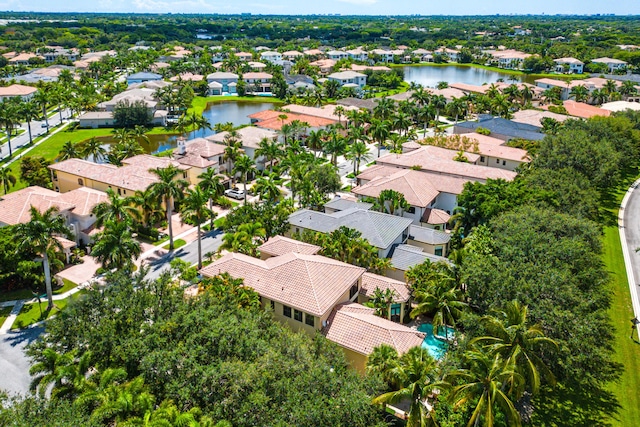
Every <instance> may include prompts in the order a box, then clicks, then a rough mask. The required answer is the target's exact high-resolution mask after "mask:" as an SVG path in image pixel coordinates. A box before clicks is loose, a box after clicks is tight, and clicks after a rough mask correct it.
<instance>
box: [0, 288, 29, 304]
mask: <svg viewBox="0 0 640 427" xmlns="http://www.w3.org/2000/svg"><path fill="white" fill-rule="evenodd" d="M31 298H33V294H32V293H31V290H30V289H16V290H15V291H10V292H2V293H0V302H4V301H14V300H19V299H31Z"/></svg>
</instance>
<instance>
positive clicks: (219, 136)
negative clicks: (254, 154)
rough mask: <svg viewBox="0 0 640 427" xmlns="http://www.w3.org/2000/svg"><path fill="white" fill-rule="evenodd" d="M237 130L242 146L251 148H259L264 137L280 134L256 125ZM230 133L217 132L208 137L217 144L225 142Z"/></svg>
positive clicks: (274, 136)
mask: <svg viewBox="0 0 640 427" xmlns="http://www.w3.org/2000/svg"><path fill="white" fill-rule="evenodd" d="M236 132H237V134H238V139H240V141H242V146H243V147H249V148H258V147H259V146H260V145H259V144H260V141H261V140H262V139H263V138H267V139H272V138H276V137H277V136H278V134H277V133H275V132H274V131H272V130H269V129H261V128H259V127H255V126H247V127H243V128H241V129H238V130H237V131H236ZM228 133H229V132H220V133H216V134H215V135H211V136H208V137H207V138H206V139H207V140H209V141H211V142H214V143H216V144H224V137H225V136H227V134H228Z"/></svg>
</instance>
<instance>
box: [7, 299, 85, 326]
mask: <svg viewBox="0 0 640 427" xmlns="http://www.w3.org/2000/svg"><path fill="white" fill-rule="evenodd" d="M83 294H84V290H81V291H79V292H76V293H75V294H73V295H71V296H69V297H67V298H65V299H61V300H54V301H53V305H54V307H53V308H52V309H51V310H47V305H48V302H47V301H46V298H45V299H44V300H41V302H40V303H39V304H38V303H37V302H36V303H32V304H25V305H24V306H23V307H22V310H20V313H19V314H18V317H16V320H14V321H13V325H12V326H11V329H22V328H26V327H27V326H29V325H32V324H34V323H37V322H40V321H43V320H46V319H48V318H50V317H51V316H54V315H56V314H58V313H59V312H61V311H62V310H64V308H65V307H66V306H67V304H68V303H69V301H71V300H75V299H78V298H80V297H81V296H82V295H83Z"/></svg>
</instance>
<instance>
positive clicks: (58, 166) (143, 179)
mask: <svg viewBox="0 0 640 427" xmlns="http://www.w3.org/2000/svg"><path fill="white" fill-rule="evenodd" d="M122 163H123V165H122V166H121V167H117V166H114V165H109V164H96V163H93V162H89V161H86V160H81V159H68V160H64V161H62V162H59V163H54V164H52V165H49V169H52V170H55V171H60V172H66V173H69V174H72V175H75V176H78V177H81V178H86V179H90V180H93V181H98V182H102V183H105V184H107V185H112V186H115V187H120V188H124V189H126V190H131V191H136V190H146V189H147V188H148V187H149V185H151V184H153V183H154V182H157V177H156V176H155V175H153V174H152V173H151V172H149V169H155V168H166V167H168V166H169V165H173V166H176V167H177V168H178V169H180V170H187V169H189V167H188V166H185V165H181V164H180V163H178V162H176V161H175V160H172V159H169V158H166V157H155V156H150V155H148V154H140V155H138V156H134V157H131V158H129V159H125V160H123V162H122Z"/></svg>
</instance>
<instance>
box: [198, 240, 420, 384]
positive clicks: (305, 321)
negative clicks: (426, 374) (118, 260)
mask: <svg viewBox="0 0 640 427" xmlns="http://www.w3.org/2000/svg"><path fill="white" fill-rule="evenodd" d="M318 249H319V248H318V247H317V246H314V245H308V244H305V243H302V242H297V241H295V240H292V239H287V238H283V237H276V238H272V239H270V240H269V241H267V242H266V243H265V244H263V245H262V246H261V247H259V250H260V251H261V253H262V258H263V259H256V258H252V257H250V256H247V255H243V254H236V253H229V254H226V255H224V256H223V257H222V258H220V259H218V260H216V261H214V262H213V263H211V264H210V265H208V266H207V267H204V268H203V269H202V270H200V274H201V275H202V276H204V277H213V276H216V275H219V274H221V273H225V272H226V273H228V274H229V275H230V276H231V277H234V278H238V279H243V281H244V285H245V286H247V287H250V288H252V289H253V290H255V291H256V292H257V293H258V294H259V295H260V300H261V304H262V306H263V307H265V308H268V309H270V310H272V312H273V316H274V318H275V319H276V320H278V321H279V322H281V323H283V324H285V325H287V326H288V327H290V328H291V329H293V330H295V331H302V332H305V333H307V334H309V335H312V336H313V335H315V334H316V333H318V332H322V333H323V334H325V335H326V336H327V338H328V339H331V340H333V341H334V342H336V343H337V344H338V345H340V346H341V347H342V348H343V349H344V350H345V353H346V355H347V358H348V359H349V361H350V362H351V364H352V366H353V367H354V368H356V369H358V370H359V371H360V372H364V366H365V365H366V360H367V357H368V356H369V354H371V352H372V351H373V348H374V347H377V346H379V345H380V344H383V343H384V344H389V345H391V346H393V347H394V348H396V350H398V352H399V353H404V352H405V351H407V350H408V349H409V348H411V347H414V346H419V345H421V344H422V341H423V340H424V334H421V333H419V332H417V331H415V330H412V329H410V328H407V327H406V326H403V325H401V324H399V323H396V322H393V321H391V320H388V319H385V318H382V317H379V316H376V315H375V314H374V311H375V310H374V309H369V308H366V307H364V306H362V305H360V304H358V302H357V301H367V300H368V299H369V298H370V297H372V296H373V295H374V293H375V289H376V288H378V289H380V290H383V291H384V290H386V289H390V290H391V291H392V292H393V293H394V303H393V304H392V306H391V310H390V313H389V314H387V317H391V318H393V319H397V320H398V321H399V320H401V319H402V318H403V315H404V313H405V310H406V307H405V304H406V303H407V302H408V301H409V297H410V294H409V290H408V288H407V287H406V285H405V284H404V282H401V281H398V280H393V279H389V278H387V277H383V276H379V275H376V274H371V273H367V272H366V271H365V269H364V268H360V267H356V266H353V265H350V264H346V263H343V262H341V261H337V260H334V259H331V258H326V257H324V256H320V255H316V254H315V252H316V251H317V250H318ZM287 250H291V252H286V251H287ZM271 254H273V255H271ZM345 305H346V306H349V307H352V308H354V309H358V310H362V311H363V312H362V314H366V316H365V317H363V318H360V319H359V320H356V322H355V323H353V324H352V321H350V320H349V319H342V318H341V317H340V316H341V315H340V314H338V313H339V312H341V310H342V309H343V307H344V306H345ZM350 324H351V328H350V333H352V334H355V335H357V337H358V339H363V340H365V341H363V342H360V343H358V344H357V345H358V347H353V346H354V345H355V344H356V343H353V342H349V340H346V335H345V333H346V332H348V331H347V329H349V325H350Z"/></svg>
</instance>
